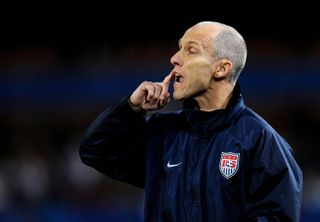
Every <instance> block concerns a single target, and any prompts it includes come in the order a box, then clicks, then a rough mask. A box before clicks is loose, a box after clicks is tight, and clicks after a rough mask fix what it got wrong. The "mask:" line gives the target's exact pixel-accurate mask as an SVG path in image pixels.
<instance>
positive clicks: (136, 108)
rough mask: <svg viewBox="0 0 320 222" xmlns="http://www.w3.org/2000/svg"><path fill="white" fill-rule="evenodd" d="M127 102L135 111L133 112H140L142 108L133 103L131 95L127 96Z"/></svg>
mask: <svg viewBox="0 0 320 222" xmlns="http://www.w3.org/2000/svg"><path fill="white" fill-rule="evenodd" d="M128 103H129V105H130V107H131V108H132V109H133V110H134V111H135V112H140V111H141V110H142V108H141V107H140V106H139V105H135V104H134V103H133V102H132V101H131V96H129V98H128Z"/></svg>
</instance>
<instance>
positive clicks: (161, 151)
mask: <svg viewBox="0 0 320 222" xmlns="http://www.w3.org/2000/svg"><path fill="white" fill-rule="evenodd" d="M79 151H80V157H81V160H82V161H83V162H84V163H85V164H87V165H89V166H92V167H94V168H95V169H97V170H98V171H100V172H102V173H103V174H105V175H107V176H109V177H111V178H113V179H116V180H119V181H123V182H126V183H129V184H132V185H135V186H138V187H141V188H144V189H145V221H152V222H160V221H161V222H162V221H170V222H189V221H190V222H191V221H193V222H201V221H210V222H216V221H219V222H220V221H221V222H236V221H239V222H242V221H281V222H285V221H299V217H300V208H301V191H302V181H303V177H302V172H301V170H300V168H299V166H298V165H297V163H296V161H295V159H294V157H293V152H292V149H291V147H290V146H289V144H288V143H287V142H286V141H285V139H284V138H283V137H281V136H280V135H279V134H278V133H277V132H276V131H275V130H274V129H273V128H272V127H271V126H270V125H269V124H268V123H267V122H266V121H265V120H263V119H262V118H261V117H260V116H259V115H257V114H256V113H255V112H254V111H252V110H251V109H250V108H248V107H246V106H245V105H244V102H243V99H242V96H241V94H240V90H239V89H238V87H236V88H235V90H234V93H233V96H232V99H231V100H230V102H229V104H228V106H227V107H226V109H224V110H216V111H213V112H202V111H199V110H197V109H196V108H194V107H193V106H187V107H186V108H185V109H183V110H181V111H176V112H168V113H153V114H150V115H146V113H145V112H140V113H136V112H134V111H133V110H132V109H131V107H130V106H129V104H128V101H127V99H123V100H122V101H121V102H120V103H118V104H115V105H113V106H111V107H109V108H108V109H107V110H106V111H104V112H103V113H101V114H100V115H99V116H98V117H97V118H96V119H95V121H93V123H92V124H91V125H90V127H89V129H88V130H87V132H86V134H85V135H84V138H83V141H82V143H81V145H80V149H79Z"/></svg>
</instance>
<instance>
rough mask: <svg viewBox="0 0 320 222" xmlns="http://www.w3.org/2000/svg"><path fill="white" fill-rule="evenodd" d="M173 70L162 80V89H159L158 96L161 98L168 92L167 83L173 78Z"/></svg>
mask: <svg viewBox="0 0 320 222" xmlns="http://www.w3.org/2000/svg"><path fill="white" fill-rule="evenodd" d="M173 73H174V72H173V70H172V71H171V72H170V73H169V75H167V76H166V77H165V78H164V79H163V81H162V90H161V95H160V97H161V98H162V99H164V98H166V95H167V93H168V89H169V84H170V82H171V80H173V79H174V74H173Z"/></svg>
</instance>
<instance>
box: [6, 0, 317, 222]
mask: <svg viewBox="0 0 320 222" xmlns="http://www.w3.org/2000/svg"><path fill="white" fill-rule="evenodd" d="M299 3H301V5H297V9H296V10H294V11H293V10H292V5H291V6H290V10H289V9H288V8H287V7H285V8H283V9H281V10H279V8H277V7H278V6H275V5H272V6H271V5H268V4H266V3H264V2H260V3H259V4H258V5H257V4H254V5H252V6H251V7H252V8H251V10H249V9H247V10H246V11H239V12H238V14H234V13H230V12H228V10H231V9H228V10H227V7H231V6H229V5H228V6H223V4H222V6H219V7H217V6H216V7H206V6H205V5H202V6H201V7H199V8H194V7H193V6H192V5H190V7H189V8H188V9H182V8H179V9H173V8H172V9H170V8H168V7H167V10H166V11H163V10H162V8H161V7H160V6H158V4H157V3H155V4H154V5H145V6H144V7H147V6H148V7H150V8H152V10H150V9H148V10H147V9H144V10H138V11H137V10H134V9H133V8H130V5H128V4H127V5H126V8H129V9H130V10H127V11H124V9H123V8H120V7H119V8H113V7H107V6H104V7H101V10H99V9H97V8H99V7H95V9H92V10H91V8H90V7H88V8H86V9H85V10H82V11H81V10H79V9H76V8H72V7H70V8H69V9H68V10H66V12H61V11H59V10H56V11H55V10H54V9H55V6H56V5H49V6H46V8H45V10H44V9H42V10H24V9H23V6H21V5H20V6H21V7H20V10H15V11H14V12H13V13H8V15H7V14H6V15H5V16H3V19H1V28H0V30H1V42H0V104H1V109H0V122H1V124H0V132H1V133H0V138H1V149H0V221H1V222H38V221H39V222H56V221H59V222H64V221H68V222H70V221H75V222H78V221H79V222H87V221H90V222H100V221H101V222H102V221H118V222H121V221H142V220H143V219H142V218H143V190H140V189H138V188H135V187H131V186H129V185H126V184H123V183H120V182H116V181H113V180H110V179H108V178H106V177H105V176H104V175H102V174H100V173H98V172H96V171H95V170H93V169H91V168H89V167H87V166H85V165H83V164H82V163H81V162H80V159H79V156H78V146H79V143H80V139H81V136H82V134H83V133H84V131H85V129H86V127H87V126H88V125H89V123H90V122H91V121H92V120H93V119H94V118H95V117H96V115H98V114H99V113H100V112H101V111H103V110H104V109H105V108H106V107H107V106H108V105H110V104H112V103H114V102H117V101H118V100H120V99H121V98H123V97H125V96H127V95H128V94H129V93H131V92H132V90H134V89H135V88H136V87H137V86H138V84H139V83H140V82H142V81H144V80H150V81H160V80H162V79H163V77H164V76H165V75H167V74H168V73H169V71H170V70H171V68H172V66H171V64H170V62H169V61H170V57H171V56H172V55H173V54H174V53H175V52H176V50H177V49H178V43H177V42H178V40H179V38H180V37H181V36H182V35H183V33H184V31H185V30H186V29H187V28H189V27H190V26H192V25H194V24H195V23H197V22H199V21H203V20H214V21H220V22H223V23H226V24H229V25H231V26H233V27H235V28H236V29H237V30H238V31H239V32H240V33H242V35H243V36H244V38H245V39H246V40H247V46H248V61H247V65H246V67H245V69H244V70H243V73H242V75H241V77H240V79H239V82H240V85H241V88H242V92H243V95H244V98H245V102H246V104H247V105H248V106H249V107H251V108H253V109H254V110H255V111H256V112H258V113H259V114H260V115H262V116H263V117H264V118H265V119H266V120H267V121H269V122H270V123H271V125H272V126H273V127H274V128H275V129H277V130H278V131H279V132H280V133H281V134H282V135H283V136H284V137H285V138H286V139H287V140H288V142H289V143H290V144H291V145H292V148H293V150H294V152H295V155H296V158H297V161H298V163H299V164H300V166H301V168H302V170H303V172H304V193H303V209H302V215H301V221H302V222H309V221H320V149H319V148H320V147H319V142H318V136H319V132H320V131H319V127H320V62H319V61H320V60H319V59H320V29H319V24H318V23H317V22H318V21H319V18H318V17H319V16H318V13H317V12H313V10H312V9H313V7H312V5H309V4H308V5H307V4H302V2H299ZM82 6H86V5H82ZM233 6H234V5H233ZM51 7H52V9H53V10H52V12H51V10H50V12H49V9H50V8H51ZM61 7H62V6H61ZM233 10H238V8H236V7H235V8H234V9H233ZM3 11H5V10H3ZM71 12H72V13H71ZM178 105H179V104H177V103H175V102H173V103H171V104H170V105H169V109H170V108H171V109H175V108H177V107H178Z"/></svg>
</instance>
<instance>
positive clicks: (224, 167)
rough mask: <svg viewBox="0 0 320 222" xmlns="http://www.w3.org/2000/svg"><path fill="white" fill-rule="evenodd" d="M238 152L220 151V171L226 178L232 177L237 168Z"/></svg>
mask: <svg viewBox="0 0 320 222" xmlns="http://www.w3.org/2000/svg"><path fill="white" fill-rule="evenodd" d="M239 161H240V153H232V152H228V153H225V152H222V153H221V157H220V164H219V168H220V172H221V174H222V175H223V176H224V177H225V178H226V179H229V178H231V177H233V176H234V175H235V174H236V173H237V171H238V168H239Z"/></svg>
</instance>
